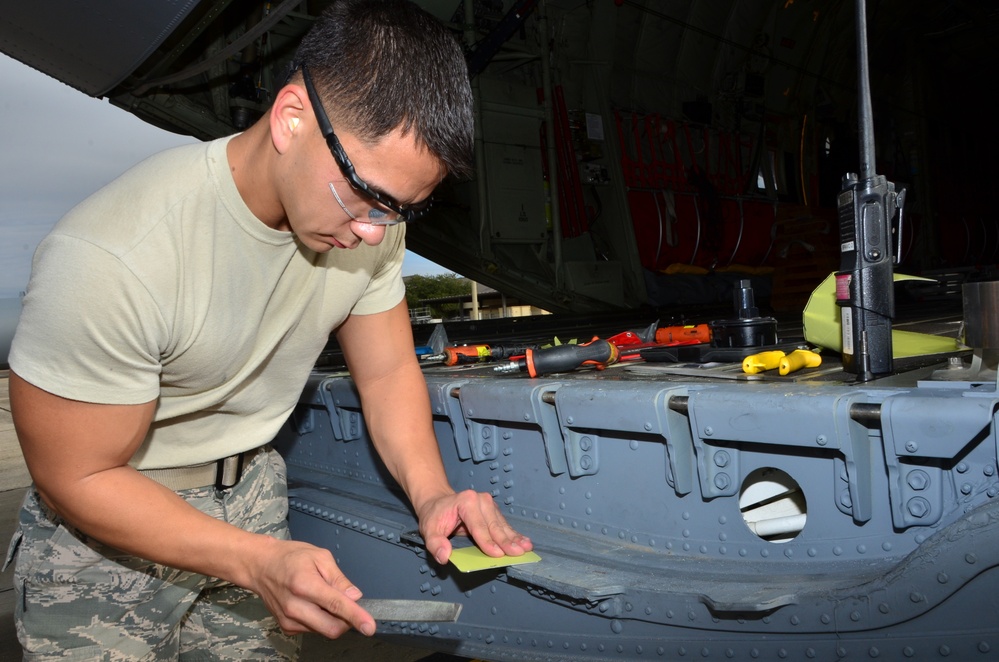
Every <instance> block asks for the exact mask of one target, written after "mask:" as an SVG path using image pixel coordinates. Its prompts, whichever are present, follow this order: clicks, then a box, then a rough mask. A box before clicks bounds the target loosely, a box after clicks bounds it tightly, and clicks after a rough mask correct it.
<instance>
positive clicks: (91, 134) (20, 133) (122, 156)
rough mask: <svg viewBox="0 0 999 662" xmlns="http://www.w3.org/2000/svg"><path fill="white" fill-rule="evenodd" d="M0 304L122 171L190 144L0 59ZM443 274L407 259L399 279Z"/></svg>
mask: <svg viewBox="0 0 999 662" xmlns="http://www.w3.org/2000/svg"><path fill="white" fill-rule="evenodd" d="M0 81H2V83H3V88H2V89H3V92H2V94H0V298H8V297H16V296H17V295H18V294H19V293H20V292H21V291H23V290H24V289H25V287H26V286H27V284H28V277H29V275H30V271H31V256H32V254H33V253H34V251H35V247H36V246H37V245H38V242H39V241H41V239H42V238H43V237H44V236H45V235H46V234H47V233H48V231H49V230H50V229H51V228H52V226H53V225H55V223H56V221H58V220H59V218H60V217H62V215H63V214H65V213H66V212H67V211H69V210H70V209H71V208H72V207H73V206H74V205H76V203H78V202H80V201H81V200H83V199H84V198H86V197H87V196H88V195H90V194H91V193H93V192H94V191H96V190H97V189H99V188H100V187H102V186H104V185H105V184H106V183H108V182H110V181H111V180H112V179H114V178H115V177H117V176H118V175H119V174H121V173H122V172H124V171H125V170H127V169H128V168H129V167H130V166H132V165H134V164H136V163H138V162H139V161H141V160H143V159H144V158H146V157H147V156H149V155H151V154H154V153H156V152H159V151H162V150H164V149H167V148H169V147H174V146H176V145H182V144H186V143H190V142H193V141H194V139H193V138H191V137H190V136H179V135H176V134H173V133H170V132H168V131H164V130H162V129H158V128H156V127H154V126H152V125H150V124H146V123H145V122H143V121H142V120H140V119H138V118H137V117H135V116H133V115H131V114H129V113H127V112H125V111H124V110H121V109H120V108H117V107H115V106H112V105H111V104H109V103H108V102H107V101H106V100H98V99H94V98H92V97H88V96H87V95H86V94H84V93H82V92H79V91H77V90H75V89H73V88H71V87H69V86H68V85H65V84H63V83H60V82H59V81H57V80H55V79H54V78H51V77H49V76H47V75H45V74H42V73H40V72H38V71H35V70H34V69H31V68H30V67H27V66H25V65H23V64H21V63H20V62H18V61H16V60H13V59H11V58H9V57H7V56H6V55H3V54H0ZM441 273H450V271H448V270H446V269H444V268H443V267H441V266H439V265H437V264H435V263H433V262H430V261H429V260H426V259H424V258H422V257H420V256H418V255H416V254H415V253H407V254H406V261H405V262H404V263H403V275H405V276H409V275H412V274H428V275H429V274H441Z"/></svg>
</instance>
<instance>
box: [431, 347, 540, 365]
mask: <svg viewBox="0 0 999 662" xmlns="http://www.w3.org/2000/svg"><path fill="white" fill-rule="evenodd" d="M533 347H534V349H537V347H536V346H533ZM527 350H528V346H524V345H522V346H519V347H517V346H510V347H508V346H505V345H454V346H451V347H445V348H444V353H443V354H441V355H440V356H442V357H443V358H441V359H440V361H441V363H443V364H444V365H459V364H467V363H481V362H484V361H502V360H503V359H509V358H513V357H514V356H524V355H525V354H526V353H527ZM435 358H436V357H435Z"/></svg>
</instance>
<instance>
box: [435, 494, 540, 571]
mask: <svg viewBox="0 0 999 662" xmlns="http://www.w3.org/2000/svg"><path fill="white" fill-rule="evenodd" d="M417 515H418V516H419V518H420V534H421V535H422V536H423V540H424V542H425V543H426V546H427V551H429V552H430V554H431V555H433V557H434V558H435V559H437V562H438V563H440V564H441V565H444V564H445V563H447V562H448V559H449V558H451V541H450V539H449V538H450V537H451V536H452V535H455V534H460V535H467V536H469V537H471V538H472V540H473V541H474V542H475V544H476V545H478V547H479V549H481V550H482V551H483V552H485V553H486V554H488V555H489V556H493V557H497V556H503V555H508V556H520V555H522V554H524V553H525V552H529V551H531V549H533V548H534V545H533V543H531V539H530V538H528V537H527V536H525V535H522V534H520V533H517V532H516V531H515V530H514V529H513V527H511V526H510V525H509V524H508V523H507V521H506V518H504V517H503V515H502V514H500V511H499V508H497V507H496V502H495V501H493V498H492V497H491V496H490V495H488V494H485V493H483V492H475V491H473V490H465V491H464V492H459V493H457V494H448V495H445V496H441V497H438V498H436V499H433V500H431V501H429V502H427V503H425V504H423V507H422V509H421V512H419V513H417Z"/></svg>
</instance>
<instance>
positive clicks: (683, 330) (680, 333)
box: [656, 324, 711, 347]
mask: <svg viewBox="0 0 999 662" xmlns="http://www.w3.org/2000/svg"><path fill="white" fill-rule="evenodd" d="M706 342H711V328H710V327H709V326H708V325H707V324H689V325H686V326H664V327H662V328H659V329H656V344H658V345H667V346H670V347H675V346H677V345H699V344H701V343H706Z"/></svg>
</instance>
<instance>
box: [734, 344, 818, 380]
mask: <svg viewBox="0 0 999 662" xmlns="http://www.w3.org/2000/svg"><path fill="white" fill-rule="evenodd" d="M820 365H822V357H821V356H819V354H818V353H817V352H813V351H811V350H808V349H796V350H794V351H793V352H791V353H790V354H785V353H784V352H782V351H781V350H779V349H775V350H771V351H768V352H759V353H757V354H750V355H749V356H747V357H746V358H745V359H743V360H742V371H743V372H744V373H746V374H747V375H755V374H757V373H759V372H763V371H764V370H777V372H778V373H779V374H780V375H782V376H783V375H789V374H791V373H792V372H796V371H798V370H801V369H802V368H817V367H819V366H820Z"/></svg>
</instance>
